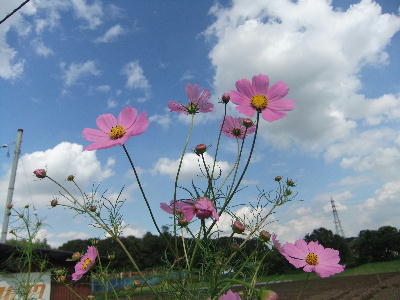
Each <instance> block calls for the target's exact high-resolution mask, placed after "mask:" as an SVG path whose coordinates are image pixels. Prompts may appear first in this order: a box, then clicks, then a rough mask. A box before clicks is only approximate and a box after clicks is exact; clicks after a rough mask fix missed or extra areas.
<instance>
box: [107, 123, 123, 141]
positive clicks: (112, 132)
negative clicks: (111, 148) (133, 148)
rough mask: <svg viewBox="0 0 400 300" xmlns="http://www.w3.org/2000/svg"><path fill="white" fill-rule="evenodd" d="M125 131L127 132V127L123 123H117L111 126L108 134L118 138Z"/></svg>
mask: <svg viewBox="0 0 400 300" xmlns="http://www.w3.org/2000/svg"><path fill="white" fill-rule="evenodd" d="M125 133H126V130H125V128H124V127H123V126H121V125H117V126H114V127H113V128H111V130H110V132H109V134H108V135H109V136H110V138H111V139H113V140H116V139H119V138H122V137H123V136H124V134H125Z"/></svg>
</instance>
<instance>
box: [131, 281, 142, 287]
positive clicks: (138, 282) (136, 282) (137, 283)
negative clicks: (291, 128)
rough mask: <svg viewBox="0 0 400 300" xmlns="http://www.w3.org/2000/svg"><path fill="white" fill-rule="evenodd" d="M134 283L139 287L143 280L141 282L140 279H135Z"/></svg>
mask: <svg viewBox="0 0 400 300" xmlns="http://www.w3.org/2000/svg"><path fill="white" fill-rule="evenodd" d="M133 284H134V285H135V286H136V287H138V286H141V285H142V282H141V281H140V280H134V281H133Z"/></svg>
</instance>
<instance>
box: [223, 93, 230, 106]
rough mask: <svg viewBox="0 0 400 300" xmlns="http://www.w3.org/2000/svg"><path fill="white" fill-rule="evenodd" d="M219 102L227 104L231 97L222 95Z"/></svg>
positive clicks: (225, 94)
mask: <svg viewBox="0 0 400 300" xmlns="http://www.w3.org/2000/svg"><path fill="white" fill-rule="evenodd" d="M221 100H222V102H223V103H225V104H227V103H228V102H229V100H231V96H230V95H229V93H224V94H223V95H222V97H221Z"/></svg>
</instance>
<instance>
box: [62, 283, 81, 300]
mask: <svg viewBox="0 0 400 300" xmlns="http://www.w3.org/2000/svg"><path fill="white" fill-rule="evenodd" d="M64 286H65V287H66V288H67V289H68V290H69V291H70V292H71V293H72V294H74V296H75V297H77V298H79V299H80V300H85V299H84V298H83V297H82V296H81V295H79V294H78V293H77V292H76V291H75V290H74V289H73V288H72V287H70V286H69V284H66V283H64Z"/></svg>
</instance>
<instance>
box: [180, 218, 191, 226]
mask: <svg viewBox="0 0 400 300" xmlns="http://www.w3.org/2000/svg"><path fill="white" fill-rule="evenodd" d="M178 224H179V226H181V227H185V226H187V225H188V224H189V222H188V220H187V219H186V218H185V216H181V217H179V219H178Z"/></svg>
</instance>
